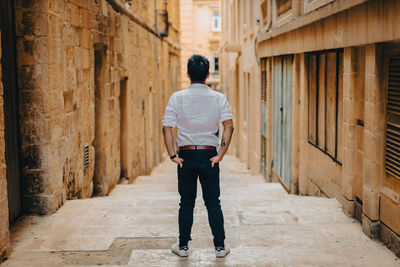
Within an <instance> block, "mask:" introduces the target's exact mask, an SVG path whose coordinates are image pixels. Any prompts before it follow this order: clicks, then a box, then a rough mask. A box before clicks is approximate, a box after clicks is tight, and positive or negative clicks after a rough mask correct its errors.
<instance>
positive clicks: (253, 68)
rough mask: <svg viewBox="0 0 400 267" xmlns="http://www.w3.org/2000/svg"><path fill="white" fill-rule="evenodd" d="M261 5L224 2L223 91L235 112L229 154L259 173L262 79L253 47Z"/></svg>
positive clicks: (258, 2) (221, 68)
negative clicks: (233, 131) (233, 130)
mask: <svg viewBox="0 0 400 267" xmlns="http://www.w3.org/2000/svg"><path fill="white" fill-rule="evenodd" d="M260 3H261V1H259V0H255V1H231V2H229V1H221V20H222V21H221V23H222V33H221V35H222V36H221V60H220V66H221V67H220V77H221V82H220V84H221V88H222V90H223V91H224V92H226V93H227V95H228V97H229V101H230V105H231V108H232V112H233V116H234V119H233V121H234V124H235V133H234V135H233V139H232V142H231V145H230V153H232V154H235V155H237V156H238V157H239V158H240V159H241V160H242V161H243V162H245V163H246V164H247V166H248V168H249V169H250V170H251V171H252V173H259V172H260V161H261V129H260V127H261V126H260V120H261V99H260V98H261V91H260V90H259V88H260V86H261V75H260V65H259V64H258V62H257V57H256V54H255V49H254V44H255V39H256V36H257V32H258V30H259V27H258V25H257V23H256V18H257V17H259V16H260V14H261V10H260V8H259V7H260Z"/></svg>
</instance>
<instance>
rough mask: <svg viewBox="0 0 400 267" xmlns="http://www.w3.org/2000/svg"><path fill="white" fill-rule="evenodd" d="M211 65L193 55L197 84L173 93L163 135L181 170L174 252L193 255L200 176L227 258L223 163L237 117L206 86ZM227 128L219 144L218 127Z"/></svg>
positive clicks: (220, 251) (217, 241)
mask: <svg viewBox="0 0 400 267" xmlns="http://www.w3.org/2000/svg"><path fill="white" fill-rule="evenodd" d="M209 67H210V64H209V62H208V60H207V59H206V58H205V57H203V56H201V55H193V56H192V57H191V58H190V59H189V61H188V64H187V70H188V71H187V72H188V77H189V78H190V81H191V84H190V85H189V87H188V89H186V90H181V91H178V92H175V93H174V94H172V96H171V97H170V99H169V102H168V106H167V108H166V110H165V115H164V120H163V126H164V127H163V132H164V140H165V146H166V148H167V151H168V154H169V156H170V158H171V160H172V161H173V162H175V163H176V164H177V169H178V191H179V194H180V197H181V199H180V204H179V205H180V208H179V218H178V222H179V243H176V244H174V245H173V246H172V248H171V250H172V252H174V253H175V254H177V255H179V256H181V257H187V256H188V255H189V248H188V242H189V240H191V237H190V233H191V229H192V225H193V208H194V205H195V200H196V193H197V177H199V180H200V184H201V188H202V191H203V199H204V203H205V206H206V207H207V212H208V222H209V224H210V227H211V232H212V234H213V236H214V246H215V253H216V256H217V257H219V258H222V257H225V256H226V255H227V254H228V253H229V251H230V249H229V246H228V245H227V244H225V243H224V240H225V230H224V217H223V214H222V210H221V205H220V200H219V196H220V187H219V164H218V163H219V162H220V161H221V160H222V159H223V157H224V155H225V152H226V151H227V149H228V147H229V144H230V142H231V138H232V133H233V121H232V113H231V111H230V108H229V104H228V100H227V99H226V96H225V95H223V94H221V93H218V92H216V91H213V90H212V89H211V88H210V87H208V86H207V85H205V82H206V79H207V78H208V77H209V75H210V73H209ZM219 122H221V123H222V125H223V126H224V131H223V135H222V141H221V146H220V149H219V152H217V150H216V147H217V145H218V137H217V136H216V133H217V131H218V123H219ZM175 126H177V127H178V139H177V142H178V146H179V154H178V155H176V154H175V149H174V137H173V133H172V128H173V127H175Z"/></svg>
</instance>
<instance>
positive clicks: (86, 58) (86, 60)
mask: <svg viewBox="0 0 400 267" xmlns="http://www.w3.org/2000/svg"><path fill="white" fill-rule="evenodd" d="M90 64H91V61H90V50H89V49H82V68H83V69H89V68H90V66H91V65H90Z"/></svg>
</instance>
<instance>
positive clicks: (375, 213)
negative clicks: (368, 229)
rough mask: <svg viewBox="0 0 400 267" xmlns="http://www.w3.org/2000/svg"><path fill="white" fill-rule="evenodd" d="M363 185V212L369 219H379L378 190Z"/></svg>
mask: <svg viewBox="0 0 400 267" xmlns="http://www.w3.org/2000/svg"><path fill="white" fill-rule="evenodd" d="M377 190H378V189H377V188H374V189H370V188H369V187H366V186H365V184H364V185H363V214H364V215H366V216H368V218H370V220H379V192H378V191H377Z"/></svg>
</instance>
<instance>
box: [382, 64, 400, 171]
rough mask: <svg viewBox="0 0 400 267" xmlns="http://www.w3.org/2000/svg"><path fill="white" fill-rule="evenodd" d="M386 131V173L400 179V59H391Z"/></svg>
mask: <svg viewBox="0 0 400 267" xmlns="http://www.w3.org/2000/svg"><path fill="white" fill-rule="evenodd" d="M387 116H388V118H387V130H386V164H385V166H386V172H387V173H388V174H390V175H392V176H394V177H395V178H397V179H400V57H395V58H390V60H389V77H388V102H387Z"/></svg>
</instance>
